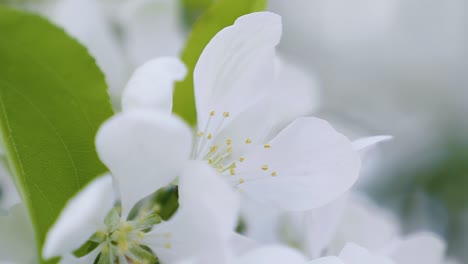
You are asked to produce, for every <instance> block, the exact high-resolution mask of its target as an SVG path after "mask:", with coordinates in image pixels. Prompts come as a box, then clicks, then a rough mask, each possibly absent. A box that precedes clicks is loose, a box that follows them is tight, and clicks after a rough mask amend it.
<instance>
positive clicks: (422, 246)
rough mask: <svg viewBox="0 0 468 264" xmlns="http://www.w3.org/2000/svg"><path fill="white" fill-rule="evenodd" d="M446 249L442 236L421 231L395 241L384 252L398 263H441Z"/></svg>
mask: <svg viewBox="0 0 468 264" xmlns="http://www.w3.org/2000/svg"><path fill="white" fill-rule="evenodd" d="M445 249H446V245H445V242H444V241H443V240H442V239H441V238H440V237H438V236H437V235H435V234H433V233H429V232H421V233H417V234H413V235H411V236H409V237H407V238H405V239H403V240H401V241H397V242H395V243H394V244H393V245H390V246H389V247H388V248H386V249H384V252H386V253H387V254H388V256H390V257H391V258H392V259H393V260H395V262H396V263H398V264H414V263H424V264H439V263H442V261H443V259H444V255H445Z"/></svg>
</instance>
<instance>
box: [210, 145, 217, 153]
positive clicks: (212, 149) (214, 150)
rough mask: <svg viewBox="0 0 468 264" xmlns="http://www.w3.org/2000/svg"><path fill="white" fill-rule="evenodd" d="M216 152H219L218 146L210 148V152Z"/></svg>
mask: <svg viewBox="0 0 468 264" xmlns="http://www.w3.org/2000/svg"><path fill="white" fill-rule="evenodd" d="M216 150H218V146H217V145H213V146H211V147H210V152H216Z"/></svg>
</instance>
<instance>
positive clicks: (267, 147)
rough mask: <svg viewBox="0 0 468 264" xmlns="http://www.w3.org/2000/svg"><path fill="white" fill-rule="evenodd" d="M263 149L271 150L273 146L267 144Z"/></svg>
mask: <svg viewBox="0 0 468 264" xmlns="http://www.w3.org/2000/svg"><path fill="white" fill-rule="evenodd" d="M263 147H264V148H266V149H269V148H271V145H270V144H265V145H263Z"/></svg>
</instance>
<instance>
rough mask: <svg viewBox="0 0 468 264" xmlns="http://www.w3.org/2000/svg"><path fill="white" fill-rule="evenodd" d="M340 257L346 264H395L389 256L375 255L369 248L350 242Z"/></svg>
mask: <svg viewBox="0 0 468 264" xmlns="http://www.w3.org/2000/svg"><path fill="white" fill-rule="evenodd" d="M339 258H340V259H341V260H342V261H343V262H344V263H346V264H394V262H393V261H392V260H390V259H389V258H387V257H384V256H381V255H374V254H372V253H371V252H369V251H368V250H367V249H365V248H363V247H361V246H358V245H356V244H353V243H348V244H347V245H346V246H345V247H344V248H343V250H342V251H341V252H340V255H339ZM414 263H418V262H414Z"/></svg>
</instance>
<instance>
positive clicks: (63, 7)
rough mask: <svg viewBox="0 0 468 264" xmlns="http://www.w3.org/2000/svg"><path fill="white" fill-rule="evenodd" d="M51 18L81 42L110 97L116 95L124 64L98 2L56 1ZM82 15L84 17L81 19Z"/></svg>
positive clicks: (124, 76)
mask: <svg viewBox="0 0 468 264" xmlns="http://www.w3.org/2000/svg"><path fill="white" fill-rule="evenodd" d="M53 11H54V12H53V13H52V14H51V17H52V21H54V22H56V23H57V24H59V25H60V26H62V27H63V28H64V29H65V30H66V31H67V32H68V33H69V34H70V35H72V36H74V37H76V38H77V39H78V40H79V41H80V42H81V43H83V44H84V45H85V46H86V47H87V48H88V49H89V51H90V53H91V54H92V55H93V56H94V58H96V62H97V64H98V65H99V67H100V68H101V69H102V70H103V72H104V74H105V75H106V81H107V83H108V84H109V92H110V94H111V96H112V98H120V96H121V93H122V89H123V87H124V85H125V81H126V80H127V78H128V69H127V63H126V60H125V59H124V57H123V56H122V54H123V52H122V50H121V49H120V46H119V45H118V43H119V42H118V39H117V38H116V36H115V35H114V34H112V33H113V32H112V28H111V26H110V23H108V21H107V19H106V17H105V14H104V12H103V10H102V8H101V6H100V3H99V1H95V0H63V1H57V4H56V5H55V10H53ZM83 14H86V19H83Z"/></svg>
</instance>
